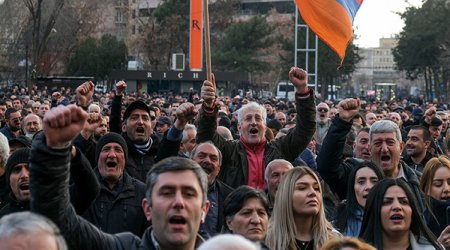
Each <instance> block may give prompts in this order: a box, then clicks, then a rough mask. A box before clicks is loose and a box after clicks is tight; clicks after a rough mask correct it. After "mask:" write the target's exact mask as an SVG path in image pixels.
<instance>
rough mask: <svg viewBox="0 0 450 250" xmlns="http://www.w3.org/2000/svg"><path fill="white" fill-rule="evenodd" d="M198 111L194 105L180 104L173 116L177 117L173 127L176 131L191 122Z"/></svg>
mask: <svg viewBox="0 0 450 250" xmlns="http://www.w3.org/2000/svg"><path fill="white" fill-rule="evenodd" d="M197 113H198V111H197V109H196V108H195V106H194V104H192V103H190V102H185V103H182V104H181V105H180V106H179V107H178V108H177V110H176V111H175V115H176V116H177V119H176V121H175V123H174V125H175V127H176V128H177V129H180V130H181V129H184V126H186V124H187V123H188V122H189V121H190V120H192V119H193V118H194V117H195V116H196V115H197Z"/></svg>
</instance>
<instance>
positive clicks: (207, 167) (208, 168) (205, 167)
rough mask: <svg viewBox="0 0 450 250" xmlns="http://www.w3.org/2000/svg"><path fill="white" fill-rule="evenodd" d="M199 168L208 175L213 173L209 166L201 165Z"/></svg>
mask: <svg viewBox="0 0 450 250" xmlns="http://www.w3.org/2000/svg"><path fill="white" fill-rule="evenodd" d="M201 167H202V169H203V171H205V173H206V174H210V173H212V171H213V167H212V166H211V165H210V164H202V165H201Z"/></svg>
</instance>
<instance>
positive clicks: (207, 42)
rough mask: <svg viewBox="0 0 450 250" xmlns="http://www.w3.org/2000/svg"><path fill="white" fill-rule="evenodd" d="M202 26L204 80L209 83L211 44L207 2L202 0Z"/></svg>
mask: <svg viewBox="0 0 450 250" xmlns="http://www.w3.org/2000/svg"><path fill="white" fill-rule="evenodd" d="M203 10H204V16H205V20H204V24H205V58H206V79H207V80H208V81H211V72H212V71H211V43H210V34H209V10H208V0H203Z"/></svg>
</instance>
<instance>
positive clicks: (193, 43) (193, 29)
mask: <svg viewBox="0 0 450 250" xmlns="http://www.w3.org/2000/svg"><path fill="white" fill-rule="evenodd" d="M189 26H190V27H189V30H190V40H189V55H190V59H189V68H190V69H191V70H199V71H201V70H202V65H203V62H202V59H203V54H202V52H203V5H202V0H191V20H190V25H189Z"/></svg>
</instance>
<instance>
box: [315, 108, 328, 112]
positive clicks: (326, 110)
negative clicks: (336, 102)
mask: <svg viewBox="0 0 450 250" xmlns="http://www.w3.org/2000/svg"><path fill="white" fill-rule="evenodd" d="M317 112H320V113H326V112H328V109H326V108H318V109H317Z"/></svg>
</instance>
